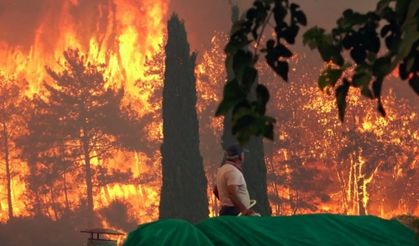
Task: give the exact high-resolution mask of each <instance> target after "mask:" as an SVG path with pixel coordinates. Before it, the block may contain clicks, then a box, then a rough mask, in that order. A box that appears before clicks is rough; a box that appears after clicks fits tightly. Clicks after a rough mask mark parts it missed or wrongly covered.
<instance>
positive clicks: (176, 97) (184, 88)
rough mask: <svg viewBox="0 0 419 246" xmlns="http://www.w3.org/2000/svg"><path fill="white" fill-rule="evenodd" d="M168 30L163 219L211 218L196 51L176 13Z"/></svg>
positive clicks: (164, 120) (195, 219) (169, 23)
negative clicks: (198, 107)
mask: <svg viewBox="0 0 419 246" xmlns="http://www.w3.org/2000/svg"><path fill="white" fill-rule="evenodd" d="M167 29H168V40H167V45H166V60H165V67H166V69H165V74H164V87H163V136H164V139H163V144H162V146H161V153H162V175H163V183H162V189H161V198H160V207H159V210H160V218H169V217H174V218H182V219H186V220H188V221H191V222H198V221H200V220H202V219H205V218H207V217H208V198H207V192H206V191H207V181H206V178H205V174H204V169H203V164H202V157H201V154H200V152H199V129H198V118H197V114H196V109H195V105H196V100H197V99H196V80H195V74H194V68H195V59H196V54H195V53H192V54H190V51H189V44H188V41H187V35H186V30H185V26H184V24H183V22H182V21H181V20H179V18H178V16H177V15H176V14H174V15H173V16H172V17H171V18H170V20H169V22H168V25H167Z"/></svg>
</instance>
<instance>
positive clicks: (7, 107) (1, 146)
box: [0, 76, 26, 220]
mask: <svg viewBox="0 0 419 246" xmlns="http://www.w3.org/2000/svg"><path fill="white" fill-rule="evenodd" d="M25 101H26V100H24V98H23V97H21V93H20V88H19V86H18V85H17V82H16V81H14V80H13V79H8V78H6V77H4V76H0V157H1V159H2V160H4V163H5V171H6V177H5V180H6V192H7V206H8V216H9V220H10V219H13V217H14V213H13V199H12V179H13V176H14V175H13V165H12V159H13V158H12V154H13V152H14V147H15V140H16V137H18V135H19V130H21V129H20V127H21V125H22V124H21V123H22V112H23V107H24V103H25Z"/></svg>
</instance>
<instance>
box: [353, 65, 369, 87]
mask: <svg viewBox="0 0 419 246" xmlns="http://www.w3.org/2000/svg"><path fill="white" fill-rule="evenodd" d="M357 68H358V67H357ZM371 78H372V75H371V73H369V72H368V70H366V69H356V70H355V74H354V76H353V77H352V85H353V86H354V87H361V86H365V85H368V84H369V82H370V81H371Z"/></svg>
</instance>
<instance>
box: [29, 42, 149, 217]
mask: <svg viewBox="0 0 419 246" xmlns="http://www.w3.org/2000/svg"><path fill="white" fill-rule="evenodd" d="M64 58H65V63H64V66H63V67H64V70H63V71H61V72H55V71H53V70H52V69H50V68H47V72H48V74H49V75H50V77H51V78H52V82H50V83H45V88H46V93H45V96H38V97H37V98H36V99H35V100H34V101H35V109H36V110H35V112H34V114H33V115H32V118H31V119H30V121H29V123H30V124H29V125H28V128H29V129H28V132H29V135H28V136H27V138H26V139H23V140H22V143H23V145H24V146H22V147H23V149H24V150H25V155H26V156H27V157H28V158H30V159H32V160H34V162H33V164H36V163H38V164H39V163H41V164H42V165H43V166H44V167H45V168H46V169H47V170H49V172H50V174H51V175H53V176H56V177H61V176H62V174H63V172H64V173H65V172H66V171H67V170H68V168H66V167H62V165H66V163H67V165H74V166H77V165H78V164H80V165H81V166H82V167H83V171H82V173H83V174H84V181H85V185H86V203H87V211H88V214H89V218H88V221H89V222H92V219H93V209H94V201H93V197H94V185H93V181H92V180H93V177H94V173H95V170H94V169H93V167H92V161H93V160H103V159H106V158H109V157H110V155H111V153H112V151H114V150H115V149H121V148H123V149H137V148H138V147H139V146H138V143H139V142H140V140H139V139H140V130H141V124H140V121H139V120H138V117H137V116H136V114H135V112H134V111H132V110H130V109H129V108H127V107H123V106H122V99H123V96H124V91H123V89H115V88H111V87H107V86H106V85H107V81H106V80H105V78H104V76H103V72H104V66H101V65H95V64H91V63H88V62H87V61H86V58H85V57H84V56H83V55H81V54H80V53H79V51H78V50H71V49H69V50H67V51H65V52H64ZM25 145H26V147H25ZM33 149H35V150H37V152H35V153H33V151H31V150H33ZM51 188H52V186H51Z"/></svg>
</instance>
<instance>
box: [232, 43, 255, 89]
mask: <svg viewBox="0 0 419 246" xmlns="http://www.w3.org/2000/svg"><path fill="white" fill-rule="evenodd" d="M252 65H253V55H252V53H251V52H250V51H245V50H242V49H241V50H239V51H237V53H236V54H234V56H233V71H234V75H235V76H236V78H237V80H238V81H242V80H243V76H244V71H245V70H246V69H247V68H248V67H250V66H252Z"/></svg>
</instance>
